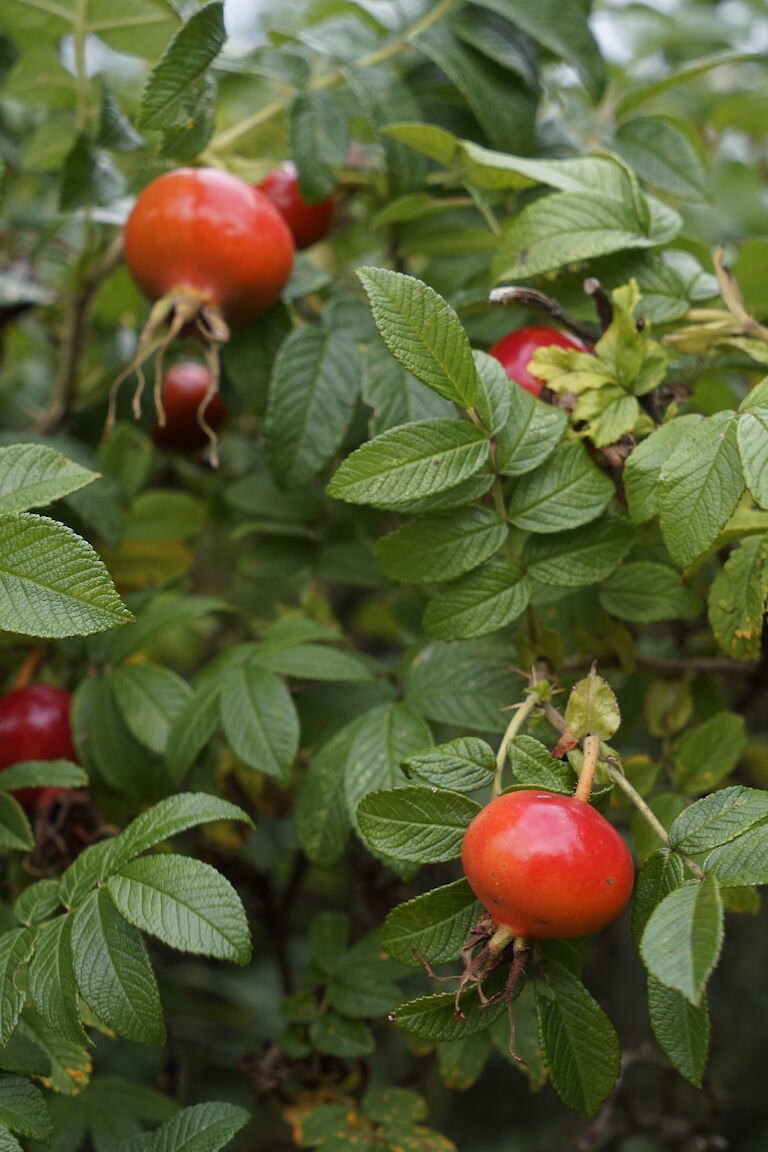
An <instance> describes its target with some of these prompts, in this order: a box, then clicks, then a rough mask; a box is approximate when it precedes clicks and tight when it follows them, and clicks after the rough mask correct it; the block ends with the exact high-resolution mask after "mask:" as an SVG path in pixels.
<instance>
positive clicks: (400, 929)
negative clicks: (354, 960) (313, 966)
mask: <svg viewBox="0 0 768 1152" xmlns="http://www.w3.org/2000/svg"><path fill="white" fill-rule="evenodd" d="M480 911H481V908H480V905H479V904H478V902H477V900H476V899H475V894H474V892H473V891H472V889H471V888H470V887H469V884H467V882H466V880H455V881H454V882H453V884H446V885H444V886H443V887H442V888H433V889H432V891H431V892H425V893H424V895H423V896H416V897H415V899H413V900H408V901H406V903H405V904H400V905H398V907H397V908H393V909H392V911H391V912H389V913H388V915H387V918H386V920H385V921H384V925H383V927H382V929H381V946H382V948H384V949H385V950H386V951H387V952H389V953H390V955H391V956H394V958H395V960H399V961H400V963H401V964H408V965H409V966H410V967H414V968H415V967H417V966H418V965H419V963H420V961H419V959H418V957H417V956H416V955H415V952H416V951H417V950H418V951H419V952H420V953H421V954H422V956H424V958H425V959H426V960H428V961H429V962H430V964H445V963H448V962H449V961H450V960H456V959H457V958H458V956H459V953H460V952H461V949H462V947H463V945H464V943H465V941H466V939H467V936H468V934H469V930H470V928H471V927H472V925H473V924H474V922H475V920H476V919H477V918H478V916H479V915H480ZM0 939H2V938H1V937H0Z"/></svg>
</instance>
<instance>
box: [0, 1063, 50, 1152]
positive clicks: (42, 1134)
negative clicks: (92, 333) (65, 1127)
mask: <svg viewBox="0 0 768 1152" xmlns="http://www.w3.org/2000/svg"><path fill="white" fill-rule="evenodd" d="M0 1124H2V1125H3V1126H4V1127H6V1128H10V1130H11V1131H12V1132H18V1134H19V1135H20V1136H26V1137H28V1138H30V1139H32V1140H38V1141H40V1142H41V1143H43V1144H47V1143H48V1142H49V1141H50V1139H51V1137H52V1135H53V1124H52V1123H51V1117H50V1115H49V1114H48V1106H47V1104H46V1103H45V1097H44V1096H43V1094H42V1092H41V1091H40V1089H39V1088H37V1087H35V1085H34V1084H30V1083H29V1081H28V1080H26V1079H25V1078H24V1077H22V1076H8V1075H5V1074H0Z"/></svg>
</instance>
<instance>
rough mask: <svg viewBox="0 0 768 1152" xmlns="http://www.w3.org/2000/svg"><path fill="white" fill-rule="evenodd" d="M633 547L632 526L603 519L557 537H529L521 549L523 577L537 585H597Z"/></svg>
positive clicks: (618, 519) (627, 522) (611, 517)
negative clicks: (535, 582) (528, 577)
mask: <svg viewBox="0 0 768 1152" xmlns="http://www.w3.org/2000/svg"><path fill="white" fill-rule="evenodd" d="M633 544H634V530H633V528H632V525H631V524H630V523H629V521H627V520H626V519H624V518H623V517H619V516H606V517H604V518H603V519H602V520H598V521H596V522H595V523H593V524H588V525H587V526H586V527H584V528H576V529H572V530H571V531H570V532H559V533H558V534H557V535H556V536H531V537H529V539H528V540H527V541H526V544H525V548H524V549H523V566H524V568H525V571H526V575H527V576H530V577H531V579H533V580H536V581H538V583H539V584H554V585H556V586H558V587H561V588H578V587H581V586H582V585H585V584H597V583H598V582H599V581H600V580H604V579H605V578H606V576H610V575H611V573H612V572H614V571H615V569H616V568H618V566H619V564H620V563H621V561H622V560H623V559H624V557H625V556H626V555H627V553H628V552H629V551H630V549H631V548H632V545H633Z"/></svg>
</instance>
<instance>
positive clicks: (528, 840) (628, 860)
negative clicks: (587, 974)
mask: <svg viewBox="0 0 768 1152" xmlns="http://www.w3.org/2000/svg"><path fill="white" fill-rule="evenodd" d="M461 859H462V863H463V865H464V873H465V875H466V877H467V880H468V881H469V885H470V887H471V889H472V891H473V892H474V893H475V895H476V896H477V898H478V900H479V901H480V902H481V904H483V905H484V907H485V908H486V909H487V910H488V912H490V914H491V917H492V919H493V921H494V923H495V924H497V925H499V926H501V925H504V926H506V927H508V928H510V929H511V930H512V931H513V932H514V934H515V936H526V937H529V938H531V939H533V940H547V939H551V938H555V939H559V938H563V937H568V936H586V935H588V934H589V933H591V932H597V931H598V930H599V929H600V928H605V926H606V925H607V924H610V923H611V921H612V920H615V919H616V917H617V916H618V915H619V913H620V912H621V911H622V909H623V908H624V907H625V905H626V903H627V901H628V900H629V897H630V896H631V894H632V887H633V884H634V878H635V870H634V866H633V864H632V857H631V856H630V853H629V849H628V848H627V846H626V844H625V843H624V841H623V840H622V838H621V836H620V835H619V834H618V832H617V831H616V829H615V828H614V827H613V826H612V825H611V824H609V823H608V821H607V820H606V819H605V817H603V816H601V815H600V813H599V812H598V811H597V810H596V809H595V808H593V807H591V805H590V804H588V803H587V802H586V801H584V800H577V799H575V797H573V796H561V795H558V794H557V793H555V792H542V791H532V790H529V789H526V790H522V791H519V792H506V793H504V794H503V795H502V796H499V797H497V798H496V799H495V800H492V801H491V803H490V804H488V805H487V807H485V808H483V810H482V811H481V812H479V813H478V814H477V816H476V817H475V818H474V820H473V821H472V823H471V824H470V826H469V828H468V829H467V832H466V835H465V837H464V844H463V847H462V852H461Z"/></svg>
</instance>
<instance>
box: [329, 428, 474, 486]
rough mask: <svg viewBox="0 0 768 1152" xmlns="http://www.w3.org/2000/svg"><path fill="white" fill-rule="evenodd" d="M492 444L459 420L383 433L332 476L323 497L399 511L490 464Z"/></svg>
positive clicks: (359, 449) (346, 461) (354, 453)
mask: <svg viewBox="0 0 768 1152" xmlns="http://www.w3.org/2000/svg"><path fill="white" fill-rule="evenodd" d="M489 457H490V443H489V441H488V440H487V439H486V437H485V436H484V435H483V433H482V432H481V431H480V429H479V428H475V426H474V425H473V424H469V423H466V422H465V421H463V420H419V421H418V422H416V423H414V424H404V425H403V426H402V427H400V428H392V429H390V430H389V431H388V432H383V433H382V434H381V435H380V436H377V437H376V438H375V439H374V440H370V441H369V442H368V443H367V444H364V445H363V447H362V448H358V449H357V451H356V452H353V453H352V455H351V456H348V457H347V459H346V460H345V461H344V462H343V464H342V465H341V467H340V468H339V469H338V470H337V471H336V472H335V473H334V476H333V478H332V479H331V482H330V484H329V485H328V488H327V492H328V495H329V496H333V497H334V498H335V499H337V500H345V501H346V502H347V503H349V504H371V505H373V507H403V506H407V505H409V504H410V503H411V502H412V501H413V500H415V499H418V498H420V497H424V496H432V495H434V494H436V493H438V492H444V491H445V490H446V489H448V488H453V487H455V486H456V485H457V484H460V483H461V482H462V481H463V480H466V479H468V478H469V477H470V476H474V475H475V473H476V472H479V471H480V469H481V468H482V467H483V466H484V465H485V464H486V463H487V462H488V459H489Z"/></svg>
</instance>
